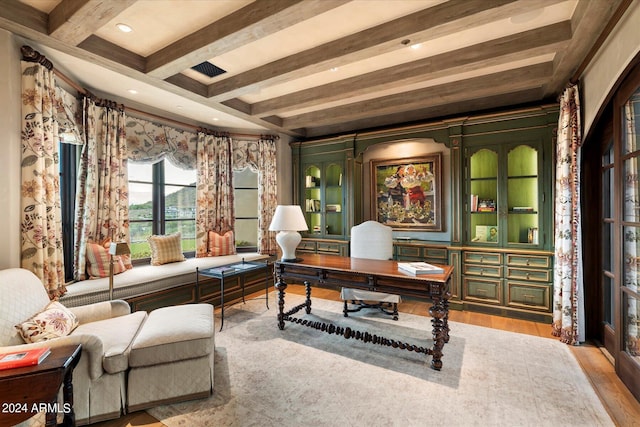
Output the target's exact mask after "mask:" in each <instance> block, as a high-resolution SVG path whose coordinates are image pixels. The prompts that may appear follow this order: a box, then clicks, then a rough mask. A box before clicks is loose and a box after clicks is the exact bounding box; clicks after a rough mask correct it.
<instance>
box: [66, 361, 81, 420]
mask: <svg viewBox="0 0 640 427" xmlns="http://www.w3.org/2000/svg"><path fill="white" fill-rule="evenodd" d="M77 360H79V357H78V358H76V361H75V363H74V366H73V367H74V368H75V365H77V364H78V362H77ZM72 381H73V368H71V369H69V371H68V372H67V375H65V377H64V383H63V386H62V397H63V399H64V403H65V404H69V408H68V411H67V408H66V405H65V413H64V419H63V421H62V425H63V426H74V427H75V425H76V414H75V412H74V411H73V382H72Z"/></svg>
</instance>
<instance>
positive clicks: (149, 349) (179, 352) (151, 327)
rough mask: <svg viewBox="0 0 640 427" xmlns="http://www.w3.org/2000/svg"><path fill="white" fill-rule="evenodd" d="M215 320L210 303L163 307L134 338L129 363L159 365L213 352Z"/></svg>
mask: <svg viewBox="0 0 640 427" xmlns="http://www.w3.org/2000/svg"><path fill="white" fill-rule="evenodd" d="M213 336H214V320H213V306H212V305H210V304H187V305H179V306H171V307H163V308H159V309H156V310H154V311H152V312H151V313H150V314H149V317H148V319H147V321H146V322H145V324H144V326H143V327H142V330H141V331H140V333H139V334H138V336H137V337H136V338H135V340H134V342H133V345H132V346H131V354H130V355H129V366H131V367H132V368H135V367H141V366H151V365H159V364H162V363H169V362H175V361H179V360H186V359H194V358H198V357H202V356H206V355H209V354H211V353H212V352H213V350H214V349H213V344H214V342H213Z"/></svg>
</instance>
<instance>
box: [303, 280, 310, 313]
mask: <svg viewBox="0 0 640 427" xmlns="http://www.w3.org/2000/svg"><path fill="white" fill-rule="evenodd" d="M304 288H305V290H306V295H307V299H306V301H305V305H306V307H305V310H306V312H307V314H311V283H310V282H309V281H305V282H304Z"/></svg>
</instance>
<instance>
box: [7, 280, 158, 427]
mask: <svg viewBox="0 0 640 427" xmlns="http://www.w3.org/2000/svg"><path fill="white" fill-rule="evenodd" d="M50 303H51V301H49V297H48V294H47V292H46V290H45V288H44V286H43V285H42V282H41V281H40V279H39V278H38V277H37V276H36V275H35V274H33V273H32V272H30V271H28V270H25V269H20V268H10V269H5V270H0V353H2V352H11V351H19V350H26V349H29V348H35V347H44V346H48V347H57V346H63V345H69V344H82V356H81V358H80V362H79V364H78V366H77V367H76V368H75V370H74V372H73V389H74V411H75V415H76V420H77V423H78V424H79V425H82V424H89V423H94V422H97V421H101V420H106V419H110V418H117V417H119V416H120V414H121V412H122V411H123V408H124V402H125V397H126V396H125V393H126V384H125V380H126V372H127V369H128V354H129V351H130V347H131V342H132V341H133V339H134V337H135V336H136V334H137V333H138V330H139V329H140V327H141V326H142V324H143V323H144V322H145V319H146V318H147V313H146V312H135V313H131V311H130V308H129V305H128V304H127V303H126V302H124V301H121V300H116V301H108V302H99V303H95V304H90V305H86V306H80V307H74V308H66V307H64V306H62V305H61V304H59V303H55V304H53V305H55V309H56V310H57V311H56V316H64V315H65V310H67V311H68V312H71V313H72V315H69V316H68V317H69V318H72V319H73V322H74V325H73V326H75V322H76V321H77V326H75V327H74V328H73V330H72V331H71V332H70V333H69V334H67V335H63V336H60V337H54V335H55V334H52V335H50V336H48V338H50V339H47V340H46V341H39V342H33V343H26V342H25V338H23V336H22V335H23V334H24V330H26V328H23V332H22V333H21V332H20V331H19V330H18V329H17V328H16V325H26V324H28V323H29V321H33V318H34V316H43V315H46V313H45V311H46V310H45V308H50V307H51V306H52V305H51V304H50ZM47 313H50V311H48V312H47ZM45 318H46V317H45ZM41 319H42V318H41ZM36 338H37V337H35V338H34V339H36Z"/></svg>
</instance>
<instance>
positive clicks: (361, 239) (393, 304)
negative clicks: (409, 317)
mask: <svg viewBox="0 0 640 427" xmlns="http://www.w3.org/2000/svg"><path fill="white" fill-rule="evenodd" d="M391 231H392V230H391V227H387V226H386V225H382V224H380V223H379V222H376V221H366V222H363V223H362V224H359V225H356V226H354V227H352V228H351V257H353V258H367V259H391V258H393V237H392V232H391ZM340 297H341V298H342V299H343V300H344V310H343V313H344V317H347V316H348V315H349V313H353V312H356V311H360V310H362V309H363V308H376V309H379V310H381V311H382V312H383V313H386V314H388V315H390V316H393V320H398V303H399V302H400V296H399V295H393V294H386V293H383V292H372V291H365V290H360V289H351V288H342V290H341V292H340ZM349 301H350V302H351V305H352V306H355V307H351V308H350V307H349Z"/></svg>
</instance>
